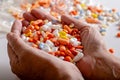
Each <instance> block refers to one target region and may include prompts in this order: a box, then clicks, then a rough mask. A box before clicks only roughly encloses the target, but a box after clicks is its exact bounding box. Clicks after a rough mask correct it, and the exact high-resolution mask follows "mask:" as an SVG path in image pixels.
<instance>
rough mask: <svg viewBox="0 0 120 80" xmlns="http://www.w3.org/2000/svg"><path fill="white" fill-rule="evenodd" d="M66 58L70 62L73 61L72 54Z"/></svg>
mask: <svg viewBox="0 0 120 80" xmlns="http://www.w3.org/2000/svg"><path fill="white" fill-rule="evenodd" d="M64 60H65V61H68V62H71V61H72V58H71V57H70V56H66V57H65V58H64Z"/></svg>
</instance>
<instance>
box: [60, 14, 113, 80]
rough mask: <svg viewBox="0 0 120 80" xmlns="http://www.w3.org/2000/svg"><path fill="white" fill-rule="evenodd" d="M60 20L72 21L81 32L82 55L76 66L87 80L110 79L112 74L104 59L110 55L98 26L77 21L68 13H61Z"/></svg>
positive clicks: (67, 22) (69, 22)
mask: <svg viewBox="0 0 120 80" xmlns="http://www.w3.org/2000/svg"><path fill="white" fill-rule="evenodd" d="M62 22H65V23H66V24H71V23H73V24H74V25H75V26H76V28H78V29H79V30H80V32H81V33H80V35H81V40H82V45H83V46H84V50H83V53H84V57H83V58H82V59H81V60H79V61H78V62H77V64H76V66H77V67H78V68H79V70H80V71H81V73H82V74H83V76H84V77H85V78H86V79H88V80H91V79H92V80H106V79H109V80H110V76H112V75H113V74H112V72H111V69H110V68H109V67H107V66H108V65H109V64H107V62H106V61H107V60H105V59H106V58H109V57H110V58H111V55H110V54H109V52H108V51H107V48H106V45H105V42H104V40H103V37H102V36H101V34H100V32H99V30H98V28H96V27H94V26H90V25H88V24H87V23H85V22H82V21H78V20H77V19H74V18H72V17H70V16H69V15H63V16H62ZM111 79H112V78H111Z"/></svg>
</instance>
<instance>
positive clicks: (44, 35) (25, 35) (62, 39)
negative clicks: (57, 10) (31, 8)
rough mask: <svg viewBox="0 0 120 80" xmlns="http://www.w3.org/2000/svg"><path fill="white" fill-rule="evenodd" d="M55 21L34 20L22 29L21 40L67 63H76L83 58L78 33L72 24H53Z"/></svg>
mask: <svg viewBox="0 0 120 80" xmlns="http://www.w3.org/2000/svg"><path fill="white" fill-rule="evenodd" d="M53 22H55V21H48V20H41V19H39V20H36V21H31V23H30V25H28V26H27V27H25V26H24V27H23V30H22V35H21V37H22V39H23V40H24V41H25V42H26V43H28V44H29V45H31V46H33V47H35V48H38V49H41V50H43V51H45V52H47V53H49V54H51V55H54V56H56V57H58V58H60V59H62V60H65V61H68V62H73V63H75V62H77V61H78V60H80V59H81V58H82V57H83V53H82V50H83V46H82V45H81V38H80V32H79V30H78V29H76V28H75V27H74V25H73V24H71V25H65V24H60V23H57V24H54V23H53Z"/></svg>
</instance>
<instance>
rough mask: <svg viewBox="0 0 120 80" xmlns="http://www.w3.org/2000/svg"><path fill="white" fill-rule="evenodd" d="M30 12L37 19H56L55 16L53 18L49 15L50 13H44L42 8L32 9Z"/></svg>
mask: <svg viewBox="0 0 120 80" xmlns="http://www.w3.org/2000/svg"><path fill="white" fill-rule="evenodd" d="M31 14H32V15H33V16H35V17H36V18H37V19H48V20H56V18H54V17H53V16H51V15H50V14H48V13H46V12H45V11H43V10H42V9H38V8H37V9H33V10H32V11H31Z"/></svg>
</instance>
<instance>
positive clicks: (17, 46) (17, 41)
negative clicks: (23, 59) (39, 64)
mask: <svg viewBox="0 0 120 80" xmlns="http://www.w3.org/2000/svg"><path fill="white" fill-rule="evenodd" d="M7 39H8V43H9V45H10V46H11V48H12V49H13V51H15V53H16V55H20V54H17V53H22V51H25V50H26V49H27V48H28V47H29V46H28V45H27V44H26V43H25V42H24V41H23V40H22V39H21V38H20V37H19V36H18V35H17V34H15V33H8V35H7Z"/></svg>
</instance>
